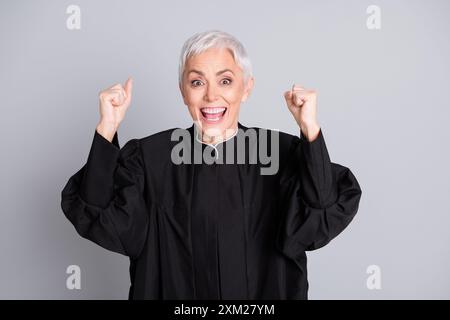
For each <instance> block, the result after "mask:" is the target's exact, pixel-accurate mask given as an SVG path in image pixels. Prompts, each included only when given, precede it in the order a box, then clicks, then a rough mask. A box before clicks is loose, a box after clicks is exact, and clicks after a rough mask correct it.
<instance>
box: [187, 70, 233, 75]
mask: <svg viewBox="0 0 450 320" xmlns="http://www.w3.org/2000/svg"><path fill="white" fill-rule="evenodd" d="M227 71H230V72H231V73H232V74H233V75H234V72H233V71H231V69H223V70H220V71H218V72H216V76H218V75H220V74H222V73H224V72H227ZM191 72H195V73H198V74H201V75H202V76H204V75H205V74H204V73H203V72H201V71H200V70H195V69H192V70H190V71H189V72H188V74H189V73H191Z"/></svg>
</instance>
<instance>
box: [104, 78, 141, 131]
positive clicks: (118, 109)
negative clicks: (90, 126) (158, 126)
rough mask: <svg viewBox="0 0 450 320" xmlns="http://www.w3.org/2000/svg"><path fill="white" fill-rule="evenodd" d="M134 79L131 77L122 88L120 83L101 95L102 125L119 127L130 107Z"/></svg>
mask: <svg viewBox="0 0 450 320" xmlns="http://www.w3.org/2000/svg"><path fill="white" fill-rule="evenodd" d="M132 90H133V79H132V78H131V77H130V78H128V80H127V81H126V82H125V85H124V86H122V85H121V84H120V83H119V84H116V85H114V86H112V87H110V88H108V89H105V90H103V91H101V92H100V93H99V100H100V123H105V124H109V125H111V126H115V127H116V128H117V127H119V124H120V123H121V122H122V120H123V118H124V117H125V113H126V111H127V109H128V107H129V106H130V102H131V94H132Z"/></svg>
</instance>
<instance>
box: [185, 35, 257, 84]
mask: <svg viewBox="0 0 450 320" xmlns="http://www.w3.org/2000/svg"><path fill="white" fill-rule="evenodd" d="M209 48H227V49H229V50H230V52H231V53H232V55H233V58H234V61H235V62H236V64H237V65H238V66H239V67H240V68H241V69H242V71H243V74H244V84H245V83H247V80H248V79H250V78H251V77H252V76H253V72H252V64H251V62H250V59H249V57H248V55H247V51H246V50H245V48H244V46H243V45H242V43H241V42H240V41H239V40H237V39H236V38H235V37H234V36H232V35H231V34H229V33H227V32H224V31H220V30H208V31H204V32H199V33H196V34H194V35H193V36H191V37H190V38H189V39H187V40H186V42H185V43H184V45H183V47H182V49H181V54H180V62H179V66H178V83H179V85H180V87H181V84H182V82H183V74H184V68H185V65H186V61H187V59H188V58H190V57H192V56H194V55H197V54H200V53H202V52H203V51H205V50H207V49H209Z"/></svg>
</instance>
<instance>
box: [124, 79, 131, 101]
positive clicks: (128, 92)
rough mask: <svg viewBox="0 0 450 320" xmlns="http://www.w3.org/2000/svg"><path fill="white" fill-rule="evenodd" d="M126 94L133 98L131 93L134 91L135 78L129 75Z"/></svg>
mask: <svg viewBox="0 0 450 320" xmlns="http://www.w3.org/2000/svg"><path fill="white" fill-rule="evenodd" d="M124 90H125V94H126V95H127V97H126V98H127V99H131V94H132V91H133V78H131V77H129V78H128V79H127V81H126V82H125V86H124Z"/></svg>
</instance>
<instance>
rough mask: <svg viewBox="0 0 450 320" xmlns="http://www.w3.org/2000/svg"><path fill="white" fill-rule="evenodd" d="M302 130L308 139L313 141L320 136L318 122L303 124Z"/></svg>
mask: <svg viewBox="0 0 450 320" xmlns="http://www.w3.org/2000/svg"><path fill="white" fill-rule="evenodd" d="M300 130H301V132H302V133H303V135H304V136H305V137H306V139H307V140H308V141H309V142H312V141H314V140H315V139H316V138H317V137H318V136H319V132H320V125H319V124H318V123H312V124H303V125H301V126H300Z"/></svg>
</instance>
